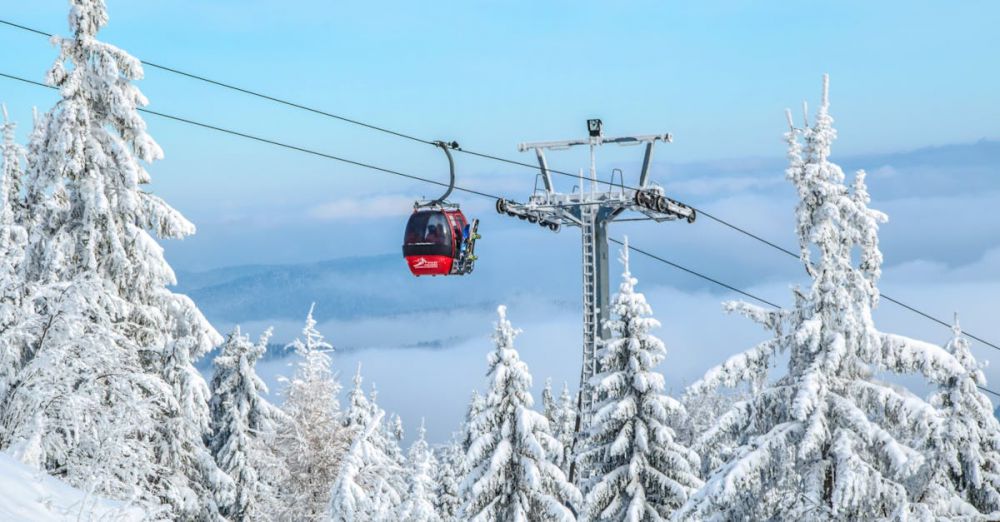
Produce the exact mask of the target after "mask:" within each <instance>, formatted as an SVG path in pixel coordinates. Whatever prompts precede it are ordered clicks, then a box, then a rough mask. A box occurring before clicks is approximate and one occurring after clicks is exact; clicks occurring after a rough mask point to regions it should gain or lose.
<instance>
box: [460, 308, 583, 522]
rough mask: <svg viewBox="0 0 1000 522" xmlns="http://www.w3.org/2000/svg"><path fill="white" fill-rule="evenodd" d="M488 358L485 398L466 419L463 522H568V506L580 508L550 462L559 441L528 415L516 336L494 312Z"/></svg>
mask: <svg viewBox="0 0 1000 522" xmlns="http://www.w3.org/2000/svg"><path fill="white" fill-rule="evenodd" d="M497 313H498V314H499V319H498V321H497V326H496V330H495V332H494V333H493V342H494V344H495V349H494V351H493V352H491V353H490V354H489V357H488V361H489V365H490V370H489V373H488V374H487V375H488V379H489V387H490V389H489V392H488V394H487V395H486V398H485V404H484V408H483V410H482V411H481V412H480V413H479V414H478V415H477V416H475V417H474V418H473V419H472V432H473V433H475V434H476V439H475V440H474V441H472V445H471V447H470V448H469V451H468V453H467V455H466V461H467V466H468V474H467V476H466V477H465V480H464V481H463V483H462V489H463V493H464V495H463V496H464V497H465V498H466V499H467V500H466V502H465V504H464V505H463V506H462V512H461V517H460V518H462V519H463V520H475V521H484V522H485V521H490V522H492V521H507V520H524V521H527V520H539V521H542V520H544V521H548V520H560V521H565V520H574V518H575V517H574V516H573V512H572V511H571V510H570V507H569V506H578V505H579V504H580V502H581V500H582V499H581V497H580V493H579V491H577V489H576V487H574V486H573V485H572V484H570V483H569V481H567V480H566V476H565V475H564V474H563V472H562V470H561V469H559V467H558V466H556V465H555V464H553V463H552V461H551V460H550V456H551V455H552V454H555V453H558V450H559V441H557V440H556V439H555V438H554V437H553V436H552V435H551V433H550V431H549V423H548V421H547V420H546V419H545V416H544V415H542V414H541V413H538V412H536V411H534V410H533V409H532V406H533V404H534V400H533V399H532V397H531V374H530V373H529V372H528V366H527V365H526V364H525V363H524V362H522V361H521V360H520V358H519V356H518V354H517V350H515V349H514V337H515V336H516V335H517V334H518V331H517V330H515V329H514V327H513V326H511V324H510V321H508V320H507V308H506V307H505V306H500V307H499V308H497Z"/></svg>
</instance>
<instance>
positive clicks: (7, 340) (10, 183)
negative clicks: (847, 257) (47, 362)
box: [0, 105, 31, 415]
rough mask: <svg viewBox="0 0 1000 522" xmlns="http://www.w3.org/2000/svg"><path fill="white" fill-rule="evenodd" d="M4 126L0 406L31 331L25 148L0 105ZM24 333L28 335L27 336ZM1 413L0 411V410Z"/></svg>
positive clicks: (0, 152)
mask: <svg viewBox="0 0 1000 522" xmlns="http://www.w3.org/2000/svg"><path fill="white" fill-rule="evenodd" d="M0 110H2V112H3V125H2V126H0V140H2V142H0V408H2V407H3V402H4V401H3V397H4V396H6V394H7V387H8V385H9V384H10V383H11V382H13V381H14V379H15V378H16V375H17V372H18V371H19V370H20V369H21V366H22V365H23V363H24V361H25V360H26V359H27V358H28V356H29V354H28V353H27V351H28V350H30V349H31V338H30V333H29V332H25V329H24V326H25V325H24V324H23V321H24V317H25V315H26V313H25V310H24V308H23V306H24V296H25V294H26V293H27V288H26V287H25V283H24V280H23V278H22V277H21V276H20V274H19V273H18V272H19V268H20V265H21V260H22V259H23V257H24V245H25V242H26V241H27V236H26V233H25V229H24V226H23V221H24V202H23V199H22V197H21V177H22V175H23V169H24V155H25V151H24V148H23V147H21V146H20V145H19V144H18V143H17V142H16V141H15V129H16V125H15V124H14V123H13V122H12V121H10V119H9V118H8V116H7V107H6V106H4V105H0ZM26 334H27V335H26ZM0 415H2V413H0Z"/></svg>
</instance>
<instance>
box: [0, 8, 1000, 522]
mask: <svg viewBox="0 0 1000 522" xmlns="http://www.w3.org/2000/svg"><path fill="white" fill-rule="evenodd" d="M70 4H71V10H70V15H69V22H70V30H71V34H72V35H71V36H69V37H65V38H60V37H55V38H53V42H54V43H55V45H56V48H57V49H58V57H57V58H56V59H55V62H54V64H53V65H52V67H51V68H50V69H49V70H48V73H47V75H46V77H45V81H46V83H47V84H48V85H50V86H52V87H54V88H56V89H58V92H59V95H60V100H59V101H58V102H57V103H56V104H55V106H53V107H51V108H50V109H49V110H47V111H45V112H36V116H35V119H34V121H33V122H28V125H27V127H28V130H27V131H21V129H22V128H23V126H22V127H19V126H18V125H16V123H15V122H13V121H9V119H8V118H7V112H6V109H5V110H4V121H3V127H2V130H3V132H2V140H3V142H2V153H3V158H2V161H3V163H2V178H0V297H2V298H0V456H2V458H0V464H3V465H2V467H0V485H2V489H3V491H0V496H4V495H14V494H15V493H14V491H15V482H17V479H16V478H13V477H14V476H15V472H14V471H13V470H14V469H15V468H18V469H22V468H23V469H27V470H29V472H30V473H29V474H43V475H45V476H47V477H49V478H51V479H53V483H57V484H64V485H68V486H69V487H70V488H73V489H76V490H80V491H83V492H85V494H86V496H87V499H89V500H82V501H81V503H82V505H83V506H84V507H85V506H86V505H87V502H90V503H91V505H92V506H91V507H92V508H93V509H92V510H90V511H88V510H87V509H84V508H80V507H78V508H75V509H77V510H78V512H77V511H74V512H72V513H67V514H65V515H66V516H68V517H74V518H78V519H82V520H106V519H107V520H118V519H121V520H185V521H234V522H236V521H258V520H282V521H337V522H351V521H407V522H410V521H412V522H451V521H468V520H471V521H483V522H487V521H490V522H493V521H497V522H500V521H503V522H507V521H510V522H515V521H561V522H565V521H574V520H580V521H595V522H596V521H635V522H639V521H661V520H715V521H739V520H776V521H791V520H918V521H938V520H969V521H973V520H998V519H1000V424H998V422H997V420H996V418H995V417H994V415H993V409H992V405H991V402H990V400H989V399H988V398H987V396H986V395H984V393H983V391H982V389H981V387H985V386H986V380H985V376H984V373H983V372H982V365H981V363H979V362H977V361H976V359H975V358H974V357H973V356H972V353H971V352H970V343H969V341H968V340H967V338H966V337H964V336H963V333H962V329H961V326H960V325H959V320H958V317H957V316H956V318H955V321H954V326H953V335H952V339H951V340H950V341H949V342H947V344H945V345H943V346H942V345H938V344H935V343H932V342H925V341H921V340H917V339H912V338H909V337H905V336H902V335H897V334H893V333H889V332H883V331H881V330H879V329H878V327H877V325H876V324H875V322H874V320H873V316H872V311H873V309H875V308H876V307H877V306H879V303H880V292H879V278H880V276H881V268H882V262H883V259H882V253H881V251H880V249H879V228H880V225H881V224H882V223H884V222H886V220H887V219H888V216H887V215H886V214H884V213H882V212H880V211H878V210H876V209H873V208H870V207H869V203H870V195H869V191H868V187H867V185H866V174H865V172H864V171H858V172H856V173H854V174H853V176H848V175H846V174H845V173H844V172H843V171H842V169H841V168H840V167H839V166H838V165H837V164H836V163H835V162H834V161H833V159H832V149H833V145H834V142H835V140H836V138H837V132H836V130H835V128H834V119H833V117H832V116H831V113H830V96H829V79H828V78H826V77H824V80H823V85H822V91H821V99H820V102H819V104H818V107H816V109H815V111H813V112H810V111H807V112H806V113H805V114H803V115H802V116H801V117H799V118H794V117H793V116H792V114H791V112H789V113H788V114H787V115H786V117H787V123H788V128H787V132H786V133H785V135H784V141H785V144H786V147H787V168H786V170H785V172H784V178H785V181H786V182H787V183H789V184H791V185H792V186H793V187H794V189H795V191H796V193H797V194H798V204H797V206H796V207H795V208H794V209H791V208H790V209H788V212H789V213H794V216H795V223H796V231H795V232H796V235H797V238H798V242H799V247H800V252H799V253H800V263H801V265H802V267H803V268H804V270H805V271H806V273H807V274H808V278H809V281H810V283H809V284H808V285H805V286H801V287H795V288H792V289H791V294H792V299H793V302H794V306H793V307H790V308H785V309H778V310H773V309H769V308H762V307H760V306H758V305H755V304H751V303H748V302H726V303H724V304H723V308H724V310H725V312H728V313H731V314H738V315H740V316H743V317H745V318H746V319H748V320H750V321H753V322H755V323H757V324H759V325H760V326H761V327H762V328H763V334H762V339H764V340H763V341H762V342H760V343H759V344H757V345H756V346H749V347H734V348H733V353H736V355H733V356H732V357H730V358H729V359H727V360H724V361H718V364H717V365H716V366H714V367H713V368H711V369H709V370H708V371H707V372H705V374H704V376H703V377H702V378H701V379H699V380H697V381H696V382H694V383H692V384H690V385H689V386H686V387H681V383H668V382H666V380H665V378H664V376H663V375H662V374H661V373H659V372H658V371H657V367H658V365H660V364H661V363H662V362H663V361H665V360H668V358H669V357H670V355H669V353H668V350H667V346H665V343H664V342H662V341H661V340H660V339H659V338H658V337H657V331H658V330H659V329H661V328H672V327H673V326H672V325H671V323H670V321H669V318H665V317H664V318H661V319H663V321H662V322H663V325H661V321H658V320H657V319H656V318H655V316H654V312H653V310H652V309H651V307H650V305H649V304H648V302H647V301H646V298H645V297H644V295H643V293H642V292H641V291H640V286H639V280H638V278H637V277H636V274H634V273H633V272H632V270H631V267H630V258H629V249H628V245H627V242H626V245H625V246H624V247H623V248H622V249H621V250H620V252H619V256H618V261H619V263H618V265H617V267H618V268H619V271H620V272H619V273H620V277H619V278H618V284H617V288H616V291H615V293H614V296H613V298H612V306H611V310H610V316H611V319H610V320H609V321H608V322H607V324H606V325H605V326H606V328H608V329H609V330H610V332H611V333H612V335H611V339H610V340H609V341H601V342H600V343H599V349H598V352H597V356H598V362H599V365H598V368H599V371H598V372H597V375H596V376H595V377H594V378H593V380H592V381H591V385H592V386H593V389H594V393H595V397H594V400H595V407H594V410H593V414H592V415H591V416H590V417H589V418H587V419H584V418H583V417H582V416H580V415H579V411H578V404H579V400H580V399H579V397H578V396H577V393H576V391H575V390H574V389H573V388H571V387H570V386H567V385H562V384H556V385H553V384H552V382H551V380H549V381H546V383H545V387H544V390H543V392H542V393H541V394H540V397H537V398H536V397H533V396H532V387H533V386H534V382H535V381H539V380H544V379H545V376H535V375H532V373H531V371H530V368H529V363H530V362H531V361H527V360H522V359H521V356H520V355H519V353H518V348H517V346H518V339H517V337H518V334H519V333H520V330H519V329H518V328H517V327H516V326H515V324H514V322H512V320H511V318H510V317H508V309H507V308H506V307H505V306H499V307H497V309H496V320H495V323H494V325H493V330H492V337H491V339H492V346H489V345H484V346H483V353H484V356H485V357H484V359H483V366H482V371H483V374H484V375H485V377H484V379H483V382H482V386H481V387H480V388H478V389H476V390H469V393H470V395H469V398H468V407H467V413H466V415H465V419H464V422H462V424H461V425H459V426H453V427H449V429H453V430H454V435H453V437H452V440H451V441H450V442H448V443H446V444H432V443H431V442H430V441H428V440H427V438H426V437H425V435H424V433H425V426H424V425H423V424H421V425H412V426H404V423H403V421H402V420H401V418H400V417H399V416H398V415H396V414H394V413H392V412H387V411H385V410H384V409H383V407H382V406H380V405H379V397H378V393H377V388H376V387H375V386H374V384H373V383H371V382H366V380H365V376H364V370H365V369H364V367H363V366H360V365H359V366H358V367H355V368H342V367H340V366H339V365H338V361H337V352H336V349H335V348H334V346H335V345H336V342H335V338H336V332H321V331H319V329H318V327H317V321H316V320H315V319H314V313H313V310H310V311H309V312H308V314H307V315H306V316H305V318H304V322H303V326H302V329H301V334H300V335H299V336H298V339H297V340H295V341H294V342H293V343H291V344H290V345H289V346H288V347H287V350H289V351H293V352H294V353H295V355H296V356H297V358H296V361H297V363H296V367H295V368H294V373H291V374H290V375H288V376H287V378H285V379H283V380H282V382H281V383H280V386H279V388H280V389H277V390H270V391H271V392H272V393H268V392H269V390H268V389H267V386H266V385H265V383H264V380H263V379H261V378H260V377H259V376H258V374H257V372H256V369H255V365H256V363H257V362H258V361H259V360H260V359H261V358H262V357H263V356H264V354H265V352H266V350H267V346H268V344H269V342H270V340H271V332H270V331H264V332H246V331H243V330H241V329H240V328H239V327H236V328H235V329H233V330H232V331H229V332H217V331H216V330H215V329H214V328H213V326H212V325H211V324H210V323H209V322H208V320H207V319H206V318H205V316H204V315H203V314H202V312H201V311H200V310H199V308H198V306H197V303H195V302H193V301H192V300H191V299H189V298H188V297H187V296H185V295H181V294H178V293H174V292H173V291H171V286H173V285H175V284H176V282H177V281H176V276H175V274H174V272H173V270H172V269H171V267H170V266H169V264H168V263H167V261H166V260H165V257H164V250H163V247H162V246H161V245H160V242H159V241H160V240H171V239H179V238H183V237H185V236H189V235H191V234H194V233H195V225H194V224H192V223H191V222H189V221H188V220H187V219H185V218H184V216H182V215H181V214H180V213H179V212H178V211H176V210H175V209H174V208H172V207H171V206H170V205H169V204H168V203H167V202H166V201H164V200H162V199H160V198H159V197H157V196H156V195H154V194H152V193H150V192H149V191H147V190H146V189H145V188H144V187H145V185H147V184H148V183H149V182H150V181H151V174H150V172H149V171H148V170H147V169H148V168H151V166H152V165H155V162H156V161H157V160H158V159H160V158H161V157H162V156H163V151H162V150H161V148H160V146H159V145H158V144H157V142H156V141H154V139H153V137H152V136H150V135H149V134H148V133H147V126H146V123H145V121H144V119H143V117H142V114H140V109H141V108H143V107H144V106H146V104H147V103H148V101H147V99H146V98H145V97H144V96H143V94H142V93H141V92H140V90H139V88H138V87H137V86H136V84H135V81H137V80H140V79H141V78H142V77H143V67H142V64H141V63H140V61H138V60H137V59H136V58H134V57H133V56H131V55H129V54H128V53H127V52H126V51H124V50H122V49H119V48H117V47H115V46H112V45H110V44H107V43H104V42H102V41H101V40H100V39H98V33H99V31H100V29H101V28H102V27H103V26H105V25H106V24H107V22H108V13H107V8H106V6H105V2H104V0H71V1H70ZM778 116H780V115H778ZM776 138H777V137H776ZM776 176H780V173H776ZM317 301H318V302H317V305H316V306H322V301H321V299H319V298H317ZM510 313H511V316H512V317H515V318H516V317H517V311H516V310H513V309H512V310H510ZM485 326H486V327H487V328H488V326H489V325H485ZM484 333H485V332H484ZM671 349H673V347H671ZM213 352H214V359H213V362H212V374H211V378H210V379H206V378H204V377H203V376H202V374H201V372H199V371H198V369H196V367H195V363H196V362H197V361H199V360H200V359H202V358H204V357H206V356H207V355H208V354H210V353H213ZM339 376H350V377H349V378H348V379H345V380H347V381H348V382H340V377H339ZM902 382H906V383H918V382H919V383H923V384H926V386H927V388H926V389H930V390H932V392H931V393H930V394H929V395H926V396H923V395H921V394H918V393H916V392H915V391H911V389H910V388H908V387H907V386H905V385H903V384H901V383H902ZM672 389H679V390H680V392H678V393H676V394H675V395H674V396H671V395H669V394H668V393H667V390H672ZM923 389H924V388H921V390H923ZM921 393H922V391H921ZM536 399H537V400H536ZM407 431H410V432H411V434H413V433H415V434H416V435H415V437H410V439H411V440H412V442H409V443H408V444H404V441H405V440H407V439H405V438H404V434H405V433H406V432H407ZM5 468H7V469H9V470H10V471H5ZM3 475H7V476H6V477H4V476H3ZM46 480H48V479H46ZM22 516H24V517H25V519H31V517H32V516H33V515H31V514H24V515H22ZM57 519H58V518H57Z"/></svg>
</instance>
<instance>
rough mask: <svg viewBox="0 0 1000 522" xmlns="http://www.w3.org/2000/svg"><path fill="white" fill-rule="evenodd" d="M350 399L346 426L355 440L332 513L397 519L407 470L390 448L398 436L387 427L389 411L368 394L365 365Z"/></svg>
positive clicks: (338, 517)
mask: <svg viewBox="0 0 1000 522" xmlns="http://www.w3.org/2000/svg"><path fill="white" fill-rule="evenodd" d="M348 401H349V405H348V409H347V413H346V415H345V420H344V429H345V432H346V433H347V434H348V436H349V437H350V440H351V444H350V448H349V449H348V452H347V455H346V456H345V458H344V461H343V463H342V465H341V466H340V468H339V469H338V473H337V477H336V481H335V483H334V485H333V488H332V489H331V495H330V496H331V498H330V504H329V514H330V516H331V517H332V518H333V520H334V521H343V522H353V521H390V520H395V519H396V517H397V515H398V511H397V510H398V508H399V505H400V503H401V501H402V490H401V487H402V486H401V484H404V482H402V480H401V477H402V476H403V470H402V468H401V467H400V466H399V464H398V463H397V461H396V459H395V458H394V457H393V456H392V455H390V453H388V452H387V451H386V449H387V448H388V447H390V445H392V444H395V438H393V437H392V436H391V435H390V434H389V430H387V428H386V426H387V425H388V424H389V423H388V422H386V421H385V416H386V415H385V411H383V410H382V409H381V408H379V407H378V405H377V404H374V403H373V402H370V401H369V400H368V397H366V396H365V393H364V389H363V387H362V378H361V365H358V370H357V373H356V374H355V376H354V387H353V388H352V389H351V393H350V395H349V398H348ZM387 439H388V440H387Z"/></svg>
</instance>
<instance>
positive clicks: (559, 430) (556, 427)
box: [542, 379, 576, 475]
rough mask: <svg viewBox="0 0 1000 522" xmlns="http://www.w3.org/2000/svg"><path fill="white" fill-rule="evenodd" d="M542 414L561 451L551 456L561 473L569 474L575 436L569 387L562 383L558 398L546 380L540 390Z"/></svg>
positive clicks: (574, 414)
mask: <svg viewBox="0 0 1000 522" xmlns="http://www.w3.org/2000/svg"><path fill="white" fill-rule="evenodd" d="M542 414H544V415H545V418H546V419H548V420H549V427H550V428H551V429H552V436H553V437H555V438H556V440H558V441H559V444H561V445H562V451H561V452H560V453H559V454H556V455H553V456H552V459H553V460H552V461H553V462H555V464H556V465H557V466H559V468H560V469H562V470H563V473H566V474H567V475H568V474H569V468H570V463H571V462H572V455H571V452H572V451H573V437H574V435H575V434H576V404H575V402H574V401H573V397H572V395H570V393H569V385H568V384H566V383H563V389H562V393H560V394H559V398H556V397H555V395H553V394H552V380H551V379H546V381H545V388H543V389H542Z"/></svg>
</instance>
